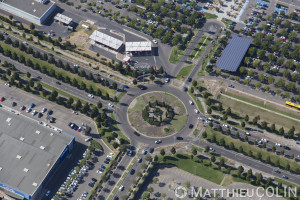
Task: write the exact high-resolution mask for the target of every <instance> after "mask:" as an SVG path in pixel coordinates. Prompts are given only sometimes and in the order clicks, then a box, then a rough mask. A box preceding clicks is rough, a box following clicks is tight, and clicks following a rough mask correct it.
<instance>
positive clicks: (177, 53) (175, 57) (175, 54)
mask: <svg viewBox="0 0 300 200" xmlns="http://www.w3.org/2000/svg"><path fill="white" fill-rule="evenodd" d="M182 55H183V50H179V49H178V47H177V46H175V47H173V48H172V51H171V53H170V57H169V62H170V63H172V64H177V63H178V61H179V60H180V58H181V56H182Z"/></svg>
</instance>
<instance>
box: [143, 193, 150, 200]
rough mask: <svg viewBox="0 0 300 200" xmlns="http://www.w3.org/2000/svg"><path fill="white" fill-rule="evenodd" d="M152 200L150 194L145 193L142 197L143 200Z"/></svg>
mask: <svg viewBox="0 0 300 200" xmlns="http://www.w3.org/2000/svg"><path fill="white" fill-rule="evenodd" d="M149 198H150V192H144V193H143V195H142V199H145V200H147V199H149Z"/></svg>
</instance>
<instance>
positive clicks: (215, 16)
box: [204, 12, 218, 19]
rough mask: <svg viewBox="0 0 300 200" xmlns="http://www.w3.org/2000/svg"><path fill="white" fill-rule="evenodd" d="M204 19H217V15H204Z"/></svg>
mask: <svg viewBox="0 0 300 200" xmlns="http://www.w3.org/2000/svg"><path fill="white" fill-rule="evenodd" d="M204 17H205V18H206V19H217V18H218V16H217V15H214V14H210V13H207V12H206V13H204Z"/></svg>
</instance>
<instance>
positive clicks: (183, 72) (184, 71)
mask: <svg viewBox="0 0 300 200" xmlns="http://www.w3.org/2000/svg"><path fill="white" fill-rule="evenodd" d="M194 66H195V65H194V64H192V65H188V66H185V67H183V68H181V70H180V71H179V72H178V74H177V76H176V79H178V80H182V81H184V80H185V79H186V77H187V76H188V75H189V74H190V72H191V70H192V69H193V68H194Z"/></svg>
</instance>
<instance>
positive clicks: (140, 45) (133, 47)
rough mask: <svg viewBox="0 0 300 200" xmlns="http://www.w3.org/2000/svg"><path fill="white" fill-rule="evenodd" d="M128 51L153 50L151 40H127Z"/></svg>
mask: <svg viewBox="0 0 300 200" xmlns="http://www.w3.org/2000/svg"><path fill="white" fill-rule="evenodd" d="M126 51H128V52H130V51H151V42H126Z"/></svg>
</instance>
